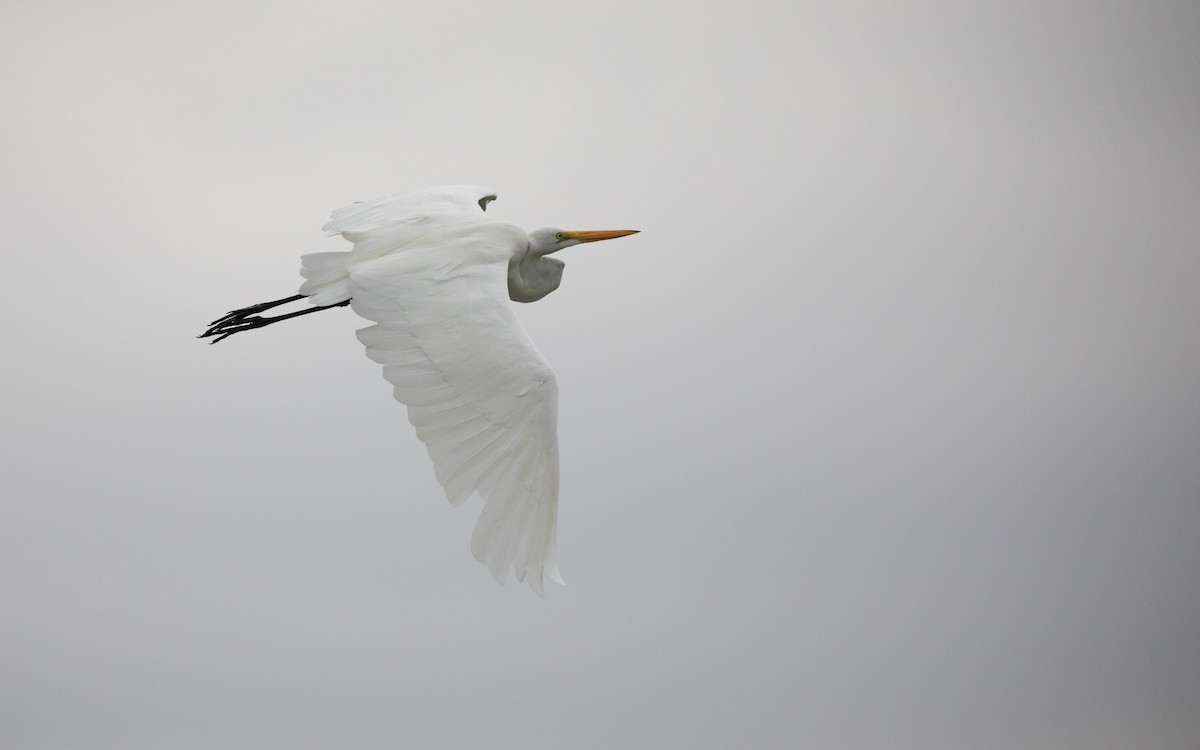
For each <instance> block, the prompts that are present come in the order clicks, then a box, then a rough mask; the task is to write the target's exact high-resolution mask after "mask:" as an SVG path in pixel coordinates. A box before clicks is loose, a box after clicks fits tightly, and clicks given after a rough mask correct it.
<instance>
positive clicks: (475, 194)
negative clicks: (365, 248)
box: [321, 185, 496, 242]
mask: <svg viewBox="0 0 1200 750" xmlns="http://www.w3.org/2000/svg"><path fill="white" fill-rule="evenodd" d="M495 199H496V191H494V190H491V189H489V188H485V187H480V186H478V185H443V186H441V187H435V188H426V189H424V190H418V191H416V192H413V193H407V194H405V195H392V196H388V197H386V198H375V199H373V200H369V201H361V202H359V203H354V204H352V205H349V206H346V207H345V208H339V209H338V210H336V211H334V212H333V213H332V214H330V215H329V222H328V223H327V224H326V225H325V226H323V227H321V229H323V230H324V231H325V232H326V234H340V235H342V236H343V237H345V238H346V239H348V240H350V241H351V242H358V240H359V237H361V236H362V235H364V234H366V233H367V232H370V231H372V230H378V229H381V228H383V227H388V226H395V225H396V224H403V223H408V222H412V221H419V220H420V219H421V218H423V217H425V216H428V215H429V214H441V213H478V212H479V211H483V210H485V209H486V208H487V204H488V203H490V202H491V201H494V200H495Z"/></svg>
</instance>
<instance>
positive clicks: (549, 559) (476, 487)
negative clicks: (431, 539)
mask: <svg viewBox="0 0 1200 750" xmlns="http://www.w3.org/2000/svg"><path fill="white" fill-rule="evenodd" d="M495 198H496V193H495V192H493V191H491V190H488V189H487V188H482V187H476V186H471V185H449V186H445V187H437V188H430V189H428V190H420V191H417V192H414V193H409V194H407V195H401V196H393V197H389V198H379V199H377V200H372V201H365V202H362V203H355V204H353V205H351V206H347V207H345V208H341V209H338V210H337V211H334V212H333V214H332V215H331V216H330V220H329V223H327V224H326V225H325V226H324V230H325V232H326V233H327V234H329V235H334V234H340V235H341V236H342V237H344V238H345V239H347V240H349V241H350V242H352V243H354V246H353V247H352V248H351V249H350V250H349V251H347V252H332V253H314V254H312V255H305V256H303V257H302V258H301V259H300V260H301V265H302V267H301V270H300V274H301V275H302V276H303V277H304V278H305V279H306V280H305V282H304V283H303V284H302V285H301V286H300V293H299V294H297V295H295V296H292V297H286V298H284V299H278V300H274V301H271V302H263V303H261V304H257V305H251V306H250V307H244V308H242V309H240V310H234V311H232V312H230V313H228V314H226V315H225V316H224V317H222V318H220V319H218V320H215V321H213V323H212V325H211V326H210V327H209V329H208V330H207V331H205V332H204V333H203V334H201V336H200V337H201V338H207V337H213V340H212V342H211V343H214V344H215V343H216V342H218V341H220V340H222V339H224V338H226V337H227V336H231V335H233V334H235V333H240V332H242V331H248V330H251V329H254V328H261V327H263V326H266V325H270V324H272V323H277V322H279V321H281V320H286V319H288V318H294V317H297V316H300V315H307V314H309V313H313V312H318V311H320V310H328V309H330V308H332V307H341V306H343V305H350V307H351V309H353V310H354V312H356V313H358V314H359V315H361V316H362V317H364V318H366V319H367V320H369V321H372V322H373V323H374V325H371V326H367V327H366V328H363V329H361V330H359V331H358V340H359V341H361V342H362V343H363V345H364V346H366V348H367V356H368V357H370V358H371V359H373V360H374V361H376V362H378V363H379V364H381V365H383V376H384V378H386V379H387V381H388V382H389V383H391V384H392V386H393V394H394V395H395V397H396V400H397V401H399V402H401V403H402V404H405V405H406V406H407V407H408V419H409V421H410V422H412V424H413V426H414V427H416V429H417V437H419V438H420V439H421V441H422V442H424V443H425V447H426V448H427V449H428V451H429V457H430V458H431V459H432V460H433V465H434V471H435V473H436V474H437V478H438V482H439V483H440V484H441V485H442V487H443V488H445V490H446V497H447V498H448V499H449V500H450V504H451V505H452V506H454V507H458V506H459V505H461V504H462V503H463V502H464V501H465V500H466V499H467V498H468V497H470V496H471V494H472V493H476V492H477V493H479V496H480V497H481V498H482V499H483V502H484V507H483V511H482V512H481V513H480V516H479V520H478V521H477V522H476V524H475V531H474V532H473V533H472V535H471V552H472V553H474V555H475V557H476V558H478V559H479V561H480V562H482V563H484V564H485V565H487V566H488V568H489V570H491V573H492V575H493V577H495V578H496V580H497V581H499V582H501V583H503V582H504V581H505V579H506V578H507V576H508V571H509V569H512V570H513V571H514V572H515V573H516V578H517V580H518V581H523V580H526V579H528V581H529V585H530V586H531V587H532V588H533V590H534V591H536V592H537V593H538V594H539V595H541V594H542V593H543V587H542V581H543V576H549V577H550V578H551V580H553V581H556V582H557V583H560V584H561V583H562V578H561V577H560V576H559V573H558V562H557V555H556V552H555V541H554V537H555V519H556V514H557V506H558V438H557V423H558V385H557V382H556V380H555V377H554V371H553V370H552V369H550V365H549V363H547V362H546V359H545V358H544V357H543V356H542V355H541V353H540V352H539V351H538V350H537V348H536V347H534V345H533V342H531V341H530V340H529V337H528V336H527V335H526V334H525V331H524V330H523V329H522V328H521V326H520V324H519V323H518V322H517V318H516V316H515V315H514V314H513V308H512V306H511V305H510V304H509V299H512V300H514V301H517V302H534V301H537V300H539V299H541V298H542V297H545V296H546V295H547V294H549V293H550V292H553V291H554V290H555V289H557V288H558V285H559V283H560V282H561V281H562V273H563V262H562V261H560V260H558V259H556V258H551V257H549V255H550V254H551V253H554V252H557V251H559V250H562V249H563V248H565V247H570V246H572V245H578V244H580V243H583V242H596V241H598V240H608V239H613V238H615V237H624V236H626V235H630V234H636V233H637V230H632V229H622V230H612V231H565V230H562V229H538V230H535V231H533V232H530V233H528V234H526V233H525V232H524V231H523V230H522V229H520V228H519V227H516V226H514V225H512V224H507V223H505V222H502V221H498V220H496V219H494V218H492V217H490V216H488V215H487V214H485V213H484V211H485V210H486V209H487V204H488V203H489V202H491V201H493V200H495ZM302 299H306V300H307V301H308V302H309V303H311V304H312V305H313V306H312V307H308V308H305V309H302V310H299V311H297V312H292V313H288V314H285V315H276V316H273V317H262V316H260V315H259V314H258V313H261V312H264V311H266V310H270V309H272V308H275V307H279V306H280V305H284V304H287V303H289V302H294V301H297V300H302Z"/></svg>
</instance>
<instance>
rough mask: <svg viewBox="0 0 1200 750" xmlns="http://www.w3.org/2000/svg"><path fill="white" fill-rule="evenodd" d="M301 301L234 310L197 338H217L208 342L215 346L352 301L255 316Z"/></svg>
mask: <svg viewBox="0 0 1200 750" xmlns="http://www.w3.org/2000/svg"><path fill="white" fill-rule="evenodd" d="M299 299H304V295H303V294H297V295H295V296H294V297H287V298H285V299H277V300H272V301H271V302H260V303H258V304H257V305H250V306H249V307H243V308H241V309H239V310H233V311H232V312H228V313H225V315H223V316H221V317H220V318H217V319H216V320H214V321H213V322H212V324H211V325H210V326H209V328H208V330H207V331H205V332H204V333H202V334H200V335H199V336H197V337H196V338H200V339H206V338H209V337H213V336H215V337H216V338H213V340H212V341H210V342H208V343H210V344H215V343H217V342H218V341H220V340H221V339H224V338H226V337H227V336H232V335H233V334H235V333H241V332H242V331H249V330H252V329H254V328H262V327H263V326H269V325H271V324H272V323H278V322H279V321H281V320H287V319H288V318H297V317H300V316H301V315H308V314H309V313H315V312H320V311H321V310H328V309H329V308H331V307H344V306H346V305H348V304H350V300H346V301H344V302H338V303H336V304H333V305H323V306H321V307H308V308H305V309H303V310H297V311H296V312H293V313H288V314H286V315H276V316H275V317H273V318H264V317H261V316H259V315H255V313H260V312H262V311H264V310H270V309H271V308H273V307H279V306H280V305H286V304H287V303H288V302H295V301H296V300H299Z"/></svg>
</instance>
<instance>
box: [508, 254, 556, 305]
mask: <svg viewBox="0 0 1200 750" xmlns="http://www.w3.org/2000/svg"><path fill="white" fill-rule="evenodd" d="M563 266H564V264H563V262H562V261H561V260H558V259H557V258H549V257H546V256H544V255H541V256H539V255H533V254H531V253H529V252H528V251H526V252H525V253H523V254H522V255H521V256H520V257H518V258H513V259H512V260H510V261H509V262H508V297H509V299H511V300H513V301H514V302H537V301H538V300H540V299H541V298H542V297H545V296H546V295H547V294H549V293H550V292H553V291H554V290H555V289H558V285H559V284H561V283H562V275H563Z"/></svg>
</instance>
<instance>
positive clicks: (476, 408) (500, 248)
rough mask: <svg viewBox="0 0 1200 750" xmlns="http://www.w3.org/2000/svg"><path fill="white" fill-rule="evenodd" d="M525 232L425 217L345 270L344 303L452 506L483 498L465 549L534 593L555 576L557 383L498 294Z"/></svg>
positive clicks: (504, 294)
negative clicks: (387, 247) (358, 321)
mask: <svg viewBox="0 0 1200 750" xmlns="http://www.w3.org/2000/svg"><path fill="white" fill-rule="evenodd" d="M388 231H389V232H390V231H393V230H388ZM363 239H365V240H367V241H370V239H371V237H370V236H367V237H364V238H363ZM525 242H527V237H526V236H525V234H524V232H522V231H521V230H519V229H518V228H516V227H514V226H512V225H509V224H503V223H501V222H497V221H494V220H491V219H490V218H486V217H484V216H482V215H478V217H477V218H476V217H467V216H462V215H445V216H429V217H427V218H426V219H425V220H423V221H421V222H418V223H415V224H413V225H411V227H410V230H409V231H408V232H406V233H405V234H404V236H403V238H401V239H400V244H399V246H397V247H395V248H394V249H393V251H392V252H390V253H389V254H387V255H385V256H383V257H378V258H374V259H371V260H367V261H364V262H361V263H357V264H353V265H351V266H350V267H349V269H348V270H349V280H350V293H351V306H352V307H353V309H354V311H355V312H357V313H358V314H359V315H361V316H362V317H364V318H366V319H367V320H371V321H374V323H375V325H373V326H369V327H367V328H364V329H362V330H360V331H359V332H358V338H359V340H360V341H362V343H363V344H364V345H366V347H367V356H369V357H370V358H371V359H373V360H375V361H376V362H378V363H380V364H382V365H383V375H384V377H385V378H386V379H387V380H388V382H390V383H391V384H392V385H393V386H394V393H395V397H396V399H397V400H398V401H400V402H401V403H403V404H405V405H407V407H408V418H409V421H411V422H412V423H413V426H415V427H416V429H417V436H418V437H419V438H420V439H421V440H422V441H423V442H424V443H425V446H426V448H427V449H428V451H429V457H430V458H431V459H433V462H434V470H435V472H436V473H437V478H438V481H439V482H440V483H441V485H442V486H443V487H444V488H445V490H446V496H447V498H448V499H449V500H450V503H451V505H454V506H456V507H457V506H458V505H460V504H462V503H463V501H465V500H466V499H467V498H468V497H470V496H471V494H472V493H473V492H478V493H479V495H480V497H481V498H482V499H483V502H484V507H483V511H482V513H481V514H480V517H479V520H478V522H477V523H476V525H475V531H474V533H473V535H472V537H471V551H472V552H473V553H474V554H475V557H476V558H478V559H479V560H480V561H481V562H483V563H485V564H486V565H487V566H488V568H489V569H490V570H491V572H492V575H493V576H494V577H495V578H496V579H497V580H498V581H501V582H503V581H504V580H505V578H506V577H507V574H508V570H509V569H510V568H511V569H513V570H514V571H515V573H516V577H517V580H519V581H520V580H525V579H526V578H528V580H529V585H530V586H531V587H532V588H533V589H534V591H536V592H537V593H538V594H541V593H542V580H543V575H544V574H546V575H549V576H550V578H551V579H552V580H555V581H557V582H559V583H562V580H561V578H559V575H558V568H557V561H556V555H555V542H554V534H555V515H556V510H557V503H558V446H557V421H558V416H557V412H558V386H557V384H556V382H555V378H554V372H553V370H551V369H550V365H549V364H548V363H547V362H546V360H545V359H544V358H543V357H542V355H541V354H540V353H539V352H538V350H537V349H536V348H535V347H534V345H533V343H532V342H531V341H530V340H529V338H528V336H526V334H525V332H524V330H523V329H522V328H521V326H520V324H519V323H518V322H517V319H516V316H515V315H514V313H513V309H512V304H511V302H510V301H509V299H508V287H507V268H508V261H509V258H511V257H512V254H513V252H514V251H515V250H516V249H517V248H518V247H520V248H522V249H523V247H524V243H525ZM355 249H356V250H357V245H356V248H355ZM353 252H354V251H352V254H353Z"/></svg>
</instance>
